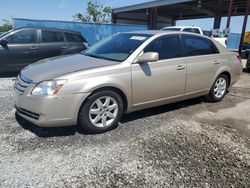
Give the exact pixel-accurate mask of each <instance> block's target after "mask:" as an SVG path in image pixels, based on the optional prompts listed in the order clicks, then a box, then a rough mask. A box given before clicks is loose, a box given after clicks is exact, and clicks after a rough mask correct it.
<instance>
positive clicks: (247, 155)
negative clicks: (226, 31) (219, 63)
mask: <svg viewBox="0 0 250 188" xmlns="http://www.w3.org/2000/svg"><path fill="white" fill-rule="evenodd" d="M13 82H14V81H13V78H0V106H1V108H0V174H1V175H0V187H91V186H93V187H94V186H95V187H250V181H249V180H250V116H249V114H250V73H242V75H241V79H240V80H239V81H238V82H237V84H236V85H234V87H233V88H232V89H231V91H230V93H229V94H228V95H227V96H226V97H225V99H224V100H223V101H222V102H220V103H209V102H207V101H206V100H205V99H204V98H196V99H192V100H188V101H184V102H180V103H174V104H170V105H165V106H162V107H158V108H153V109H148V110H143V111H139V112H135V113H132V114H128V115H126V116H125V117H124V118H123V120H122V122H121V123H120V125H119V127H118V128H117V129H115V130H113V131H111V132H108V133H105V134H99V135H87V134H84V133H78V132H77V130H76V128H75V127H64V128H49V129H48V128H47V129H44V128H39V127H37V126H35V125H32V124H29V123H27V122H25V121H23V120H22V119H19V118H18V121H19V123H18V122H17V121H16V118H15V110H14V109H13V103H12V96H11V92H12V87H13Z"/></svg>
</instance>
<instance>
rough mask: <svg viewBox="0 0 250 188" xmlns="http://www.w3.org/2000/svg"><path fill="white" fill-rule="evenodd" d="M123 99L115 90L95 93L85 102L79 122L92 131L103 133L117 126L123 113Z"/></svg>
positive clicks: (85, 128)
mask: <svg viewBox="0 0 250 188" xmlns="http://www.w3.org/2000/svg"><path fill="white" fill-rule="evenodd" d="M123 108H124V104H123V100H122V98H121V97H120V95H119V94H117V93H116V92H114V91H109V90H107V91H99V92H97V93H94V94H93V95H91V96H90V97H88V99H87V100H86V102H85V103H84V104H83V106H82V108H81V110H80V113H79V117H78V124H79V126H81V127H82V128H83V129H84V130H86V131H88V132H90V133H101V132H106V131H109V130H112V129H114V128H116V127H117V125H118V122H119V121H120V119H121V117H122V115H123Z"/></svg>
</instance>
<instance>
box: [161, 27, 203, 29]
mask: <svg viewBox="0 0 250 188" xmlns="http://www.w3.org/2000/svg"><path fill="white" fill-rule="evenodd" d="M164 28H181V29H184V28H200V27H198V26H168V27H164Z"/></svg>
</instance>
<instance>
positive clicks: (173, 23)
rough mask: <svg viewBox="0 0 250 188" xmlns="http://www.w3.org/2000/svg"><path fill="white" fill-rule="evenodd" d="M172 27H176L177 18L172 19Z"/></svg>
mask: <svg viewBox="0 0 250 188" xmlns="http://www.w3.org/2000/svg"><path fill="white" fill-rule="evenodd" d="M171 25H172V26H176V20H175V17H173V18H172V20H171Z"/></svg>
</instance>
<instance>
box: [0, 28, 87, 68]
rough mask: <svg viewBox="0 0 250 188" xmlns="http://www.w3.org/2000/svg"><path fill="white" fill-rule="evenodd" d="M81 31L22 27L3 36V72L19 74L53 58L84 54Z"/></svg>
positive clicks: (0, 44)
mask: <svg viewBox="0 0 250 188" xmlns="http://www.w3.org/2000/svg"><path fill="white" fill-rule="evenodd" d="M86 43H87V42H86V40H85V39H84V38H83V37H82V35H81V34H80V33H79V32H74V31H65V30H59V29H49V28H19V29H15V30H11V31H9V32H6V33H4V34H2V35H1V36H0V73H8V72H19V71H20V70H21V69H22V68H24V67H26V66H27V65H29V64H31V63H34V62H36V61H38V60H41V59H45V58H50V57H54V56H60V55H66V54H74V53H79V52H81V51H84V50H85V49H86V48H87V47H86Z"/></svg>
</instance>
